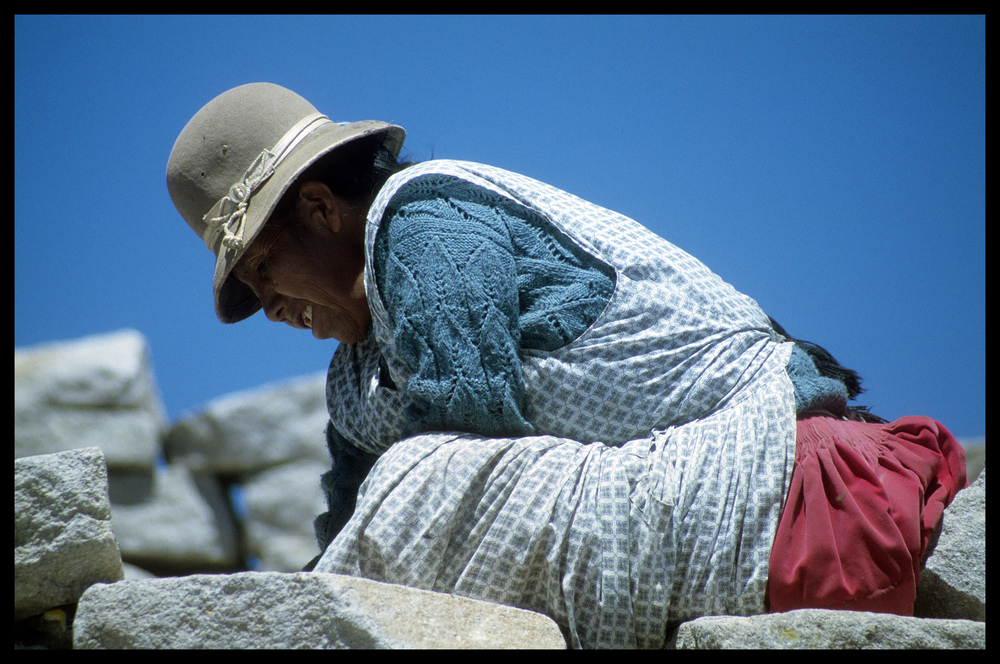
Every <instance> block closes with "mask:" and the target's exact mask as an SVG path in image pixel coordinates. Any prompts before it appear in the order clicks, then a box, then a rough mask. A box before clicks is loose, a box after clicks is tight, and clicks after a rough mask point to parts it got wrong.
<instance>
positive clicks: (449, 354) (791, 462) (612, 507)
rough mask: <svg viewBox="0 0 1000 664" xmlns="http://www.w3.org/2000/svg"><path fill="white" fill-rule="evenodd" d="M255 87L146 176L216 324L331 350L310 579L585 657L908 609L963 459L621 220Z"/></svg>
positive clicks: (207, 114) (744, 300)
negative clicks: (409, 161)
mask: <svg viewBox="0 0 1000 664" xmlns="http://www.w3.org/2000/svg"><path fill="white" fill-rule="evenodd" d="M403 138H404V133H403V130H402V129H400V128H399V127H396V126H393V125H388V124H384V123H380V122H358V123H352V124H344V125H340V124H335V123H333V122H331V121H329V120H328V119H327V118H326V117H325V116H323V115H321V114H319V113H318V112H317V111H316V109H315V108H314V107H313V106H312V105H310V104H309V103H308V102H306V101H305V100H304V99H302V98H301V97H299V96H298V95H296V94H294V93H292V92H290V91H288V90H285V89H284V88H281V87H278V86H275V85H271V84H253V85H246V86H242V87H239V88H236V89H234V90H230V91H229V92H226V93H224V94H223V95H221V96H219V97H217V98H216V99H215V100H213V101H212V102H210V103H209V104H208V105H207V106H205V107H204V108H203V109H202V110H201V111H199V113H198V114H197V115H196V116H195V117H194V118H193V119H192V120H191V121H190V122H189V123H188V125H187V126H186V127H185V128H184V130H183V132H182V133H181V135H180V137H179V138H178V139H177V142H176V144H175V146H174V149H173V152H172V153H171V156H170V162H169V165H168V172H167V180H168V185H169V188H170V194H171V196H172V198H173V201H174V203H175V205H176V206H177V208H178V210H179V211H180V213H181V215H182V216H183V217H184V218H185V220H186V221H187V222H188V224H189V225H190V226H191V228H192V229H194V231H195V232H196V233H198V235H199V236H200V237H201V238H202V239H203V240H204V241H205V243H206V244H207V245H208V247H209V249H211V250H212V251H213V252H214V253H215V255H216V265H215V278H214V293H215V305H216V311H217V313H218V316H219V318H220V319H221V320H222V321H223V322H225V323H234V322H237V321H239V320H242V319H244V318H246V317H247V316H250V315H251V314H253V313H254V312H255V311H256V310H258V309H259V308H263V309H264V311H265V313H266V314H267V317H268V318H269V319H271V320H273V321H276V322H285V323H288V324H289V325H292V326H293V327H296V328H301V329H305V330H311V331H312V334H313V335H314V336H315V337H317V338H320V339H325V338H334V339H337V340H339V341H340V342H341V343H340V346H339V347H338V349H337V351H336V353H335V355H334V357H333V361H332V363H331V365H330V372H329V380H328V387H327V400H328V405H329V410H330V426H329V428H328V431H327V438H328V443H329V447H330V452H331V454H332V456H333V469H332V470H331V471H330V472H329V473H327V474H326V475H325V476H324V477H323V481H322V484H323V487H324V489H325V491H326V493H327V497H328V500H329V507H330V511H329V512H328V513H326V514H324V515H322V516H320V517H319V518H318V519H317V521H316V527H317V528H316V529H317V536H318V538H319V541H320V545H321V548H322V549H323V550H324V551H323V554H322V556H321V557H320V558H319V559H318V562H315V561H314V563H315V568H314V569H315V570H316V571H324V572H337V573H343V574H352V575H358V576H365V577H369V578H374V579H378V580H384V581H388V582H393V583H401V584H406V585H412V586H417V587H421V588H427V589H431V590H437V591H442V592H450V593H456V594H461V595H467V596H471V597H478V598H483V599H487V600H492V601H496V602H500V603H504V604H510V605H514V606H519V607H522V608H526V609H533V610H536V611H540V612H543V613H545V614H547V615H549V616H551V617H552V618H554V619H555V620H556V621H557V622H558V623H559V624H560V626H561V627H562V628H563V629H564V631H565V632H566V634H567V636H568V638H569V639H570V642H571V644H572V645H574V646H577V647H608V646H620V647H635V646H640V647H656V646H661V645H663V643H664V641H665V639H666V637H667V627H668V623H670V622H673V621H678V620H686V619H690V618H693V617H696V616H699V615H706V614H735V615H747V614H754V613H760V612H763V611H767V610H776V611H780V610H787V609H792V608H802V607H807V606H808V607H828V608H851V609H862V610H876V611H888V612H896V613H903V614H906V613H912V610H913V600H914V595H915V588H916V584H917V582H918V579H919V567H920V561H921V558H922V557H923V556H924V554H925V552H926V549H927V546H928V542H929V539H930V537H931V535H932V533H933V530H934V528H935V527H936V526H937V525H938V523H939V520H940V516H941V512H942V510H943V509H944V507H945V506H947V504H948V503H949V502H950V501H951V499H952V498H953V497H954V494H955V493H956V492H957V491H958V490H959V489H961V488H963V487H964V486H965V485H966V479H965V466H964V456H963V453H962V450H961V448H960V447H959V446H958V445H957V443H956V442H955V440H954V439H953V438H952V437H951V435H950V434H949V433H948V432H947V431H946V430H945V429H944V427H942V426H941V425H939V424H937V423H936V422H933V421H932V420H929V419H926V418H916V417H914V418H904V419H902V420H898V421H897V422H894V423H892V424H888V423H885V422H882V421H881V420H878V418H875V417H874V416H871V415H869V414H867V413H866V412H865V411H864V410H863V409H858V408H851V407H848V401H849V400H851V399H853V398H854V397H855V396H857V394H858V393H859V392H860V391H861V388H860V380H859V378H858V376H857V374H855V373H854V372H852V371H850V370H847V369H844V368H843V367H841V366H840V365H839V364H838V363H837V362H836V361H835V360H834V359H833V358H832V357H831V356H830V355H829V354H828V353H826V352H825V351H823V349H821V348H819V347H818V346H814V345H812V344H809V343H806V342H802V341H797V340H795V339H792V338H791V337H789V336H788V335H787V334H785V332H784V330H782V329H781V327H780V326H778V325H777V324H776V323H775V322H774V321H773V320H771V319H770V318H768V316H766V315H765V314H764V313H763V312H762V311H761V310H760V308H759V307H758V305H757V303H756V302H754V300H752V299H751V298H749V297H747V296H745V295H743V294H741V293H739V292H737V291H736V290H735V289H733V288H732V287H731V286H729V285H728V284H726V283H724V282H723V281H722V280H721V279H720V278H719V277H718V276H716V275H715V274H713V273H712V272H711V271H710V270H708V269H707V268H706V267H705V266H704V265H702V264H701V263H700V262H698V261H697V260H696V259H694V258H693V257H691V256H690V255H688V254H686V253H685V252H683V251H681V250H680V249H678V248H677V247H675V246H673V245H672V244H670V243H668V242H666V241H665V240H663V239H662V238H659V237H657V236H656V235H654V234H653V233H651V232H650V231H648V230H647V229H645V228H644V227H642V226H640V225H639V224H638V223H636V222H635V221H633V220H631V219H628V218H626V217H624V216H622V215H620V214H616V213H614V212H611V211H609V210H606V209H603V208H600V207H598V206H596V205H593V204H591V203H588V202H586V201H584V200H581V199H579V198H576V197H574V196H571V195H570V194H567V193H565V192H563V191H560V190H558V189H555V188H553V187H550V186H548V185H545V184H542V183H540V182H537V181H534V180H532V179H529V178H527V177H524V176H521V175H517V174H514V173H510V172H507V171H503V170H500V169H496V168H492V167H489V166H484V165H480V164H473V163H468V162H458V161H430V162H426V163H422V164H417V165H405V164H400V163H398V161H397V158H398V154H399V150H400V148H401V145H402V142H403Z"/></svg>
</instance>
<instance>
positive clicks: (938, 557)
mask: <svg viewBox="0 0 1000 664" xmlns="http://www.w3.org/2000/svg"><path fill="white" fill-rule="evenodd" d="M914 611H915V613H916V614H917V615H919V616H926V617H932V618H964V619H966V620H981V621H985V620H986V469H985V468H983V470H982V472H981V473H980V474H979V478H978V479H977V480H976V481H975V482H974V483H973V484H972V485H970V486H969V487H968V488H966V489H964V490H962V491H959V492H958V495H956V496H955V500H953V501H952V503H951V505H949V506H948V508H947V509H946V510H945V511H944V517H943V518H942V523H941V536H940V538H939V539H938V542H937V546H936V547H935V548H934V551H933V552H932V553H931V555H930V556H929V557H928V559H927V563H926V565H925V566H924V569H923V570H922V571H921V572H920V587H919V588H917V602H916V605H915V608H914Z"/></svg>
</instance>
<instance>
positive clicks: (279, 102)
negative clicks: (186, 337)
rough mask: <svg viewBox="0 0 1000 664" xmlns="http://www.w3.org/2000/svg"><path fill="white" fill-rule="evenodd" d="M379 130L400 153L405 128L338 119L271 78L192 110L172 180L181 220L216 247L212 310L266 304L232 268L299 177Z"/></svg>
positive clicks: (235, 315)
mask: <svg viewBox="0 0 1000 664" xmlns="http://www.w3.org/2000/svg"><path fill="white" fill-rule="evenodd" d="M374 134H378V135H381V136H383V144H384V145H385V147H386V148H387V149H388V150H389V152H390V153H391V154H392V155H393V157H394V158H395V157H397V156H398V155H399V151H400V149H401V148H402V145H403V140H404V139H405V137H406V132H405V131H403V129H402V128H401V127H397V126H395V125H391V124H386V123H384V122H377V121H374V120H366V121H362V122H351V123H335V122H331V121H330V120H329V118H327V117H326V116H325V115H322V114H321V113H319V112H318V111H317V110H316V108H315V107H314V106H313V105H312V104H310V103H309V102H308V101H306V100H305V99H303V98H302V97H300V96H299V95H297V94H295V93H294V92H292V91H291V90H287V89H285V88H283V87H281V86H279V85H274V84H273V83H251V84H248V85H242V86H240V87H237V88H233V89H232V90H229V91H227V92H224V93H222V94H221V95H219V96H218V97H216V98H215V99H213V100H212V101H210V102H209V103H208V104H206V105H205V107H204V108H202V109H201V110H200V111H198V113H196V114H195V116H194V117H193V118H191V120H190V122H188V123H187V126H185V127H184V130H183V131H181V133H180V136H178V137H177V141H176V142H175V143H174V147H173V150H171V152H170V159H169V160H168V162H167V188H168V189H169V191H170V198H171V199H172V200H173V202H174V206H175V207H176V208H177V210H178V212H180V213H181V216H182V217H184V220H185V221H187V223H188V225H189V226H190V227H191V229H192V230H193V231H194V232H195V233H197V234H198V237H200V238H201V239H202V240H203V241H204V242H205V244H206V245H208V248H209V249H211V250H212V252H213V253H214V254H215V257H216V261H215V273H214V276H213V281H212V290H213V293H214V297H215V313H216V314H217V315H218V317H219V320H221V321H222V322H223V323H235V322H237V321H241V320H243V319H244V318H247V317H248V316H250V315H252V314H253V313H255V312H256V311H258V310H259V309H260V307H261V305H260V301H259V300H258V299H257V296H256V295H255V294H254V293H253V291H252V290H251V289H250V288H248V287H247V286H246V285H244V284H243V283H242V282H240V281H239V280H238V279H236V278H235V277H231V276H230V272H231V271H232V269H233V266H234V265H236V263H237V262H238V261H239V260H240V258H242V256H243V254H244V253H246V249H247V247H249V246H250V244H251V243H252V242H253V240H254V238H255V237H257V234H258V233H259V232H260V229H261V228H262V227H263V226H264V224H265V223H266V222H267V220H268V217H269V216H270V215H271V212H273V211H274V208H275V206H276V205H277V204H278V202H279V201H280V200H281V197H282V196H283V195H284V193H285V192H286V191H287V190H288V188H289V187H290V186H291V185H292V183H294V182H295V180H296V178H298V177H299V175H301V174H302V172H303V171H304V170H305V169H306V168H308V167H309V166H310V165H312V164H313V163H315V162H316V160H318V159H319V158H320V157H322V156H324V155H326V154H329V153H330V152H331V151H333V150H336V149H337V148H338V147H340V146H342V145H344V144H345V143H349V142H351V141H353V140H355V139H358V138H361V137H364V136H371V135H374Z"/></svg>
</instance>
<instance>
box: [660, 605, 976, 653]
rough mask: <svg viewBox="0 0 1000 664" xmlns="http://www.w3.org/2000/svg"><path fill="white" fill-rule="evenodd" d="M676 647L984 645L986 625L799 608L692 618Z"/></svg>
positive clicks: (678, 636) (680, 632) (831, 647)
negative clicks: (744, 614) (746, 615)
mask: <svg viewBox="0 0 1000 664" xmlns="http://www.w3.org/2000/svg"><path fill="white" fill-rule="evenodd" d="M676 647H677V648H678V649H697V650H715V649H760V648H768V649H776V650H789V649H817V648H827V649H852V650H853V649H891V648H907V649H914V648H939V649H954V648H985V647H986V624H985V623H980V622H973V621H969V620H935V619H931V618H907V617H903V616H892V615H886V614H881V613H865V612H860V611H858V612H855V611H828V610H824V609H801V610H799V611H789V612H787V613H772V614H767V615H761V616H752V617H749V618H744V617H735V616H710V617H706V618H698V619H697V620H692V621H691V622H686V623H683V624H682V625H681V626H680V627H679V628H678V630H677V636H676Z"/></svg>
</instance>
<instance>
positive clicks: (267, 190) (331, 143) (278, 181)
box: [212, 120, 406, 323]
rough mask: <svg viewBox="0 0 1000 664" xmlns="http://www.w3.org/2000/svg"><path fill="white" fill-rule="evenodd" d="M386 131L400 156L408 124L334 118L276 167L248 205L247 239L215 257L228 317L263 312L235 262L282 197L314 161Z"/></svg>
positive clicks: (220, 300) (218, 309)
mask: <svg viewBox="0 0 1000 664" xmlns="http://www.w3.org/2000/svg"><path fill="white" fill-rule="evenodd" d="M376 134H384V136H385V138H384V139H383V140H384V145H385V146H386V148H388V150H389V151H390V152H391V153H392V155H393V157H398V156H399V151H400V150H401V149H402V147H403V141H404V139H405V138H406V132H405V131H404V130H403V128H402V127H397V126H396V125H391V124H387V123H384V122H378V121H375V120H365V121H362V122H354V123H351V124H348V125H338V124H334V123H329V124H325V125H322V126H320V127H318V128H316V129H315V130H314V131H313V132H312V133H310V134H309V135H308V136H307V137H306V138H305V139H304V140H303V141H302V142H301V143H300V144H299V145H297V146H296V147H295V149H294V150H293V151H292V152H291V153H290V154H289V155H288V156H287V157H286V158H285V159H284V160H282V161H281V163H279V164H278V166H277V167H276V168H275V170H274V173H273V174H272V175H271V177H270V178H268V180H267V182H265V183H264V184H263V185H262V186H261V188H260V189H259V190H257V191H256V192H255V193H254V195H253V196H252V197H251V198H250V201H249V203H248V205H247V208H246V218H245V222H244V223H245V227H244V231H243V244H242V247H241V248H239V249H229V248H227V247H226V246H224V245H223V246H220V247H219V250H218V255H217V258H216V261H215V274H214V276H213V280H212V290H213V293H214V296H215V313H216V315H217V316H218V317H219V320H220V321H222V322H223V323H238V322H239V321H241V320H244V319H246V318H249V317H250V316H252V315H253V314H255V313H257V312H258V311H259V310H260V308H261V304H260V300H259V299H258V298H257V295H256V294H254V292H253V290H251V289H250V288H249V287H248V286H246V285H245V284H244V283H243V282H241V281H240V280H239V279H236V278H235V277H233V276H232V270H233V267H234V266H235V265H236V264H237V263H238V262H239V261H240V259H241V258H243V255H244V254H245V253H246V251H247V248H249V247H250V245H251V244H252V243H253V241H254V239H255V238H256V237H257V235H258V234H259V233H260V229H261V228H263V227H264V224H266V223H267V220H268V219H269V218H270V216H271V213H272V212H273V211H274V208H275V207H276V206H277V205H278V202H279V201H280V200H281V197H282V196H284V195H285V192H286V191H288V189H289V188H290V187H291V186H292V184H293V183H294V182H295V181H296V180H297V179H298V177H299V176H300V175H301V174H302V172H303V171H305V170H306V169H307V168H309V166H311V165H312V164H314V163H315V162H316V161H317V160H318V159H319V158H320V157H323V156H325V155H328V154H330V153H331V152H332V151H334V150H336V149H337V148H338V147H340V146H342V145H344V144H346V143H350V142H351V141H354V140H357V139H359V138H362V137H365V136H372V135H376Z"/></svg>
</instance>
